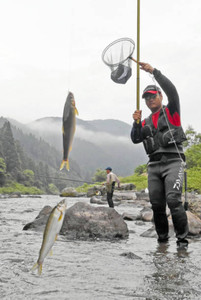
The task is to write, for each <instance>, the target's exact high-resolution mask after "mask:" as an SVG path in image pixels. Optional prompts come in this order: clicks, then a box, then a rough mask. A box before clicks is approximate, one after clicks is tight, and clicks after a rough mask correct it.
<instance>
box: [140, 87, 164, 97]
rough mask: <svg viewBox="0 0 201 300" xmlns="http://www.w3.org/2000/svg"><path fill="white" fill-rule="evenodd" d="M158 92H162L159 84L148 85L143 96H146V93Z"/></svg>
mask: <svg viewBox="0 0 201 300" xmlns="http://www.w3.org/2000/svg"><path fill="white" fill-rule="evenodd" d="M158 92H159V93H160V94H161V89H160V88H159V87H158V86H156V85H148V86H147V87H146V88H145V89H144V91H143V94H142V98H145V95H146V94H157V93H158Z"/></svg>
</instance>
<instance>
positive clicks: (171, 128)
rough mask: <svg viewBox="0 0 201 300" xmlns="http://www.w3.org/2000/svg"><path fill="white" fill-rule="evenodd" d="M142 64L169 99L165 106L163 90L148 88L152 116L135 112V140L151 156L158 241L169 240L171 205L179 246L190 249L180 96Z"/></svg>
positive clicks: (151, 194) (151, 190)
mask: <svg viewBox="0 0 201 300" xmlns="http://www.w3.org/2000/svg"><path fill="white" fill-rule="evenodd" d="M139 64H140V67H141V69H142V70H144V71H146V72H148V73H150V74H153V75H154V78H155V80H156V81H157V82H158V84H159V85H160V87H161V89H162V90H163V91H164V93H165V94H166V96H167V98H168V104H167V106H163V104H162V100H163V96H162V91H161V89H160V88H159V87H157V86H156V85H148V86H147V87H146V88H145V89H144V91H143V94H142V98H144V99H145V102H146V105H147V107H148V108H149V109H150V110H151V114H150V115H149V116H148V117H147V118H146V119H144V120H143V121H141V114H142V111H140V110H136V111H135V112H134V114H133V119H134V123H133V127H132V131H131V139H132V141H133V143H134V144H137V143H140V142H143V144H144V148H145V151H146V153H147V155H148V157H149V163H148V189H149V197H150V202H151V205H152V210H153V215H154V223H155V228H156V232H157V234H158V242H159V243H161V242H167V241H168V239H169V236H168V231H169V228H168V219H167V215H166V204H167V205H168V207H169V209H170V212H171V215H172V221H173V225H174V230H175V234H176V238H177V246H178V248H187V246H188V241H187V240H186V237H187V234H188V221H187V215H186V212H185V209H184V206H183V204H182V200H181V196H182V185H183V172H184V166H185V156H184V153H183V147H182V142H183V141H185V140H186V137H185V134H184V132H183V129H182V127H181V122H180V103H179V96H178V93H177V90H176V88H175V86H174V85H173V84H172V82H171V81H170V80H169V79H168V78H167V77H165V76H164V75H163V74H162V73H161V72H160V71H159V70H157V69H155V68H153V67H152V66H151V65H149V64H147V63H139Z"/></svg>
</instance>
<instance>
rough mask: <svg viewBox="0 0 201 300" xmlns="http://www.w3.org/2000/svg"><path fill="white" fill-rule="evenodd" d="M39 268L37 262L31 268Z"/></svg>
mask: <svg viewBox="0 0 201 300" xmlns="http://www.w3.org/2000/svg"><path fill="white" fill-rule="evenodd" d="M37 268H38V263H35V265H33V267H32V268H31V271H34V270H35V269H37Z"/></svg>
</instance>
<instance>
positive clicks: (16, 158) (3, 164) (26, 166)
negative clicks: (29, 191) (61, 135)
mask: <svg viewBox="0 0 201 300" xmlns="http://www.w3.org/2000/svg"><path fill="white" fill-rule="evenodd" d="M0 124H1V125H2V124H3V125H2V127H1V128H0V186H5V185H6V184H7V185H10V184H11V183H12V182H17V183H20V184H23V185H25V186H35V187H37V188H38V189H41V190H43V191H44V192H45V193H48V192H51V191H50V190H51V189H52V188H54V186H55V189H56V188H57V189H58V190H61V189H62V188H64V187H66V186H69V185H70V186H72V185H75V184H76V183H75V182H71V181H68V180H64V179H65V178H66V179H76V180H83V178H82V177H81V175H80V168H79V166H78V165H77V164H76V163H75V162H73V161H71V172H67V171H65V170H64V171H59V167H60V164H61V160H62V156H61V153H59V152H58V151H57V150H56V149H55V148H53V147H51V146H50V145H49V144H48V143H47V142H45V141H44V140H43V139H41V138H40V139H37V138H36V137H35V136H34V135H33V134H31V133H23V132H22V130H21V129H18V128H16V127H15V126H11V124H10V122H8V121H7V120H5V119H3V118H0ZM59 178H62V179H60V180H59Z"/></svg>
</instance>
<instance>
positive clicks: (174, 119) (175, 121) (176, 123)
mask: <svg viewBox="0 0 201 300" xmlns="http://www.w3.org/2000/svg"><path fill="white" fill-rule="evenodd" d="M165 111H166V114H167V117H168V120H169V122H170V123H171V124H172V125H174V126H181V120H180V116H179V114H178V112H177V111H176V112H175V113H174V114H173V115H172V116H171V114H170V111H169V109H168V108H167V107H166V108H165Z"/></svg>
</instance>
